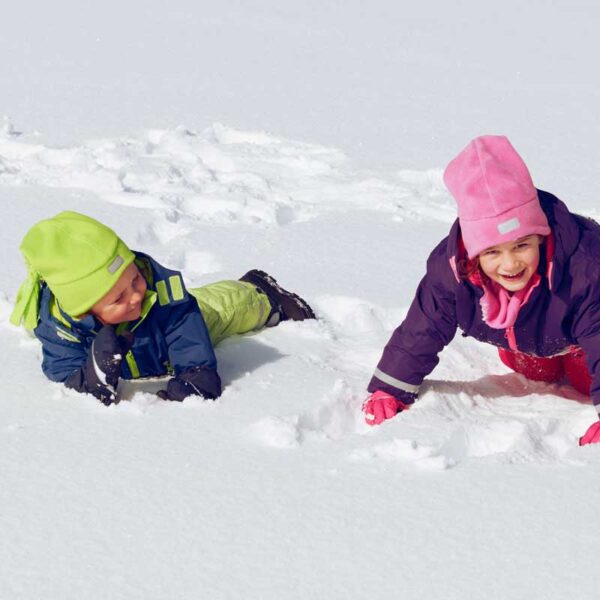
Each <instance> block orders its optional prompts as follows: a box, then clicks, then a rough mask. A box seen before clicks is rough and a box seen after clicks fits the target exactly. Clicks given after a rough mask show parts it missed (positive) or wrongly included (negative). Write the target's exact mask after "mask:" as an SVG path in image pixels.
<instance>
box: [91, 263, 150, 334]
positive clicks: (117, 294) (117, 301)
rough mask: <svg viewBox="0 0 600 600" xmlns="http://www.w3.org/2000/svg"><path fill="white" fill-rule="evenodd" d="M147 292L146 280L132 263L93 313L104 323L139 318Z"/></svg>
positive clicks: (96, 305) (116, 323)
mask: <svg viewBox="0 0 600 600" xmlns="http://www.w3.org/2000/svg"><path fill="white" fill-rule="evenodd" d="M145 293H146V280H145V279H144V277H143V276H142V274H141V273H140V271H139V269H138V268H137V267H136V266H135V263H131V264H130V265H129V266H128V267H127V268H126V269H125V271H123V274H122V275H121V277H119V279H118V281H117V283H115V285H114V286H113V287H112V289H111V290H110V292H108V294H106V295H105V296H104V297H103V298H101V299H100V300H99V301H98V302H96V304H94V306H92V309H91V311H90V312H91V313H92V314H93V315H94V316H95V317H96V318H97V319H98V320H99V321H100V322H101V323H103V324H104V325H118V324H119V323H124V322H126V321H135V320H136V319H139V317H140V314H141V312H142V301H143V299H144V294H145Z"/></svg>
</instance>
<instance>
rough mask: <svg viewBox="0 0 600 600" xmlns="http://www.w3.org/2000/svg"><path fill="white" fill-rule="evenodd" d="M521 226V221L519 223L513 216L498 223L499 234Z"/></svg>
mask: <svg viewBox="0 0 600 600" xmlns="http://www.w3.org/2000/svg"><path fill="white" fill-rule="evenodd" d="M519 227H521V223H519V219H517V217H513V218H512V219H509V220H508V221H504V223H498V231H499V232H500V233H501V234H505V233H510V232H511V231H514V230H515V229H519Z"/></svg>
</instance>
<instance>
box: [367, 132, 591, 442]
mask: <svg viewBox="0 0 600 600" xmlns="http://www.w3.org/2000/svg"><path fill="white" fill-rule="evenodd" d="M444 182H445V184H446V186H447V187H448V189H449V190H450V192H451V194H452V195H453V196H454V199H455V200H456V203H457V205H458V220H457V221H456V222H455V223H454V225H453V226H452V228H451V230H450V234H449V235H448V237H446V238H445V239H443V240H442V241H441V242H440V243H439V244H438V246H437V247H436V248H435V249H434V250H433V252H432V253H431V255H430V257H429V259H428V261H427V272H426V274H425V277H424V278H423V279H422V281H421V283H420V284H419V287H418V289H417V292H416V296H415V298H414V300H413V302H412V304H411V307H410V309H409V311H408V314H407V316H406V319H405V320H404V322H403V323H402V324H401V325H400V326H399V327H398V328H397V329H396V330H395V331H394V333H393V334H392V337H391V339H390V341H389V342H388V344H387V345H386V347H385V349H384V351H383V356H382V357H381V360H380V361H379V364H378V365H377V368H376V370H375V373H374V375H373V378H372V379H371V382H370V383H369V387H368V390H369V392H371V395H370V397H369V398H368V400H367V401H366V402H365V404H364V406H363V410H364V412H365V417H366V420H367V423H369V424H372V425H377V424H380V423H382V422H383V421H384V420H386V419H390V418H391V417H393V416H394V415H396V413H398V412H400V411H402V410H406V409H408V408H409V407H410V406H411V405H412V404H413V403H414V401H415V399H416V398H417V395H418V392H419V386H420V384H421V383H422V381H423V379H424V378H425V377H426V376H427V375H429V373H431V371H432V370H433V369H434V367H435V366H436V364H437V363H438V353H439V352H440V351H441V350H442V349H443V348H444V346H446V345H447V344H449V343H450V341H451V340H452V338H453V337H454V334H455V332H456V329H457V327H459V328H460V329H461V330H462V335H463V336H472V337H474V338H475V339H478V340H480V341H482V342H487V343H488V344H493V345H495V346H497V347H498V353H499V355H500V360H501V361H502V362H503V363H504V364H505V365H507V366H508V367H510V368H511V369H512V370H514V371H516V372H517V373H521V374H523V375H525V377H527V378H529V379H531V380H534V381H546V382H555V381H558V380H559V379H561V378H562V377H563V376H566V378H567V379H568V380H569V382H570V383H571V385H573V387H575V388H576V389H577V390H578V391H580V392H582V393H584V394H587V395H591V398H592V401H593V403H594V405H595V407H596V409H597V410H598V411H599V412H600V225H598V224H597V223H596V222H594V221H593V220H592V219H589V218H586V217H582V216H580V215H576V214H573V213H571V212H569V210H568V209H567V207H566V206H565V205H564V204H563V203H562V202H561V201H560V200H559V199H558V198H556V197H555V196H553V195H552V194H549V193H547V192H543V191H541V190H537V189H536V188H535V187H534V185H533V182H532V180H531V175H530V174H529V171H528V169H527V167H526V165H525V163H524V162H523V160H522V159H521V157H520V156H519V155H518V154H517V152H516V151H515V149H514V148H513V147H512V145H511V144H510V142H509V141H508V139H507V138H506V137H503V136H482V137H479V138H476V139H475V140H473V141H472V142H471V143H470V144H469V145H468V146H467V147H466V148H465V149H464V150H463V151H462V152H461V153H460V154H459V155H458V156H457V157H456V158H455V159H454V160H452V162H450V164H449V165H448V167H447V168H446V171H445V173H444ZM599 441H600V421H596V422H594V423H593V424H592V425H591V426H590V428H589V429H588V431H587V432H586V434H585V435H584V436H583V437H582V438H581V439H580V444H581V445H583V444H588V443H595V442H599Z"/></svg>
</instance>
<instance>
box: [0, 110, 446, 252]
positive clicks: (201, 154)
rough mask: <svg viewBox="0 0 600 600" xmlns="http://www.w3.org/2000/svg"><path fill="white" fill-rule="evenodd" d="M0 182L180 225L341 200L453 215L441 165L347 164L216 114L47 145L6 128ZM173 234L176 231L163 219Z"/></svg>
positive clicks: (312, 210) (307, 209) (279, 218)
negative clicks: (200, 122) (76, 196)
mask: <svg viewBox="0 0 600 600" xmlns="http://www.w3.org/2000/svg"><path fill="white" fill-rule="evenodd" d="M0 183H2V184H5V185H13V186H14V185H38V186H48V187H60V188H76V189H83V190H88V191H93V192H94V193H96V194H98V195H99V196H100V197H101V198H102V199H104V200H106V201H109V202H112V203H116V204H122V205H126V206H131V207H136V208H140V209H146V210H153V211H158V212H159V213H161V214H162V215H163V216H164V217H166V220H167V221H168V222H170V223H172V224H174V225H176V226H177V228H178V229H179V230H181V229H184V230H185V228H186V227H190V226H191V225H190V222H191V223H192V224H193V222H197V221H204V222H209V223H220V224H233V223H239V222H241V223H252V224H260V225H263V226H284V225H286V224H289V223H290V222H294V221H304V220H308V219H311V218H314V217H316V216H319V215H323V214H328V213H331V212H335V211H338V210H340V209H345V210H348V209H363V210H374V211H383V212H386V213H389V214H391V215H393V216H394V217H395V218H397V219H400V220H402V219H404V218H406V217H410V218H417V219H418V218H434V219H437V220H443V221H450V220H452V219H453V218H454V217H453V205H452V202H451V201H450V199H449V197H448V195H447V193H446V192H445V191H444V188H443V185H442V183H441V177H440V171H439V170H431V171H425V172H413V171H398V172H396V173H392V174H391V175H390V176H389V177H387V178H382V177H381V176H380V175H378V176H375V175H374V174H372V173H369V172H359V171H356V170H354V169H352V168H351V167H350V165H349V164H348V160H347V159H346V157H345V155H344V154H343V153H342V152H341V151H340V150H338V149H335V148H328V147H325V146H320V145H317V144H308V143H304V142H297V141H292V140H286V139H283V138H280V137H276V136H273V135H271V134H268V133H266V132H244V131H238V130H235V129H232V128H229V127H225V126H223V125H221V124H214V125H213V126H212V127H209V128H208V129H207V130H205V131H203V132H201V133H197V132H195V131H191V130H189V129H186V128H185V127H179V128H176V129H174V130H158V129H156V130H148V131H146V132H144V133H143V134H141V135H140V136H139V137H133V138H117V139H104V140H93V141H89V142H86V143H84V144H83V145H81V146H74V147H64V148H60V147H49V146H45V145H43V144H40V143H38V142H36V140H35V137H34V136H31V135H30V136H22V135H20V134H17V133H16V132H15V131H14V128H13V126H12V124H11V123H10V121H8V120H6V119H5V121H4V124H3V126H2V129H1V130H0ZM155 234H156V235H157V236H158V237H159V238H161V241H163V242H166V241H167V240H168V239H169V237H171V236H172V235H173V234H172V232H171V231H169V229H168V227H158V228H157V230H156V232H155Z"/></svg>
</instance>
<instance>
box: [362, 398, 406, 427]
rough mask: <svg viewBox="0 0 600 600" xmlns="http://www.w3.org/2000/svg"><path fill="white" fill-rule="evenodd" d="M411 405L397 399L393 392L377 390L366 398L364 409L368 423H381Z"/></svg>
mask: <svg viewBox="0 0 600 600" xmlns="http://www.w3.org/2000/svg"><path fill="white" fill-rule="evenodd" d="M409 407H410V404H405V403H404V402H402V401H401V400H397V399H396V398H394V396H392V395H391V394H388V393H387V392H382V391H381V390H377V391H376V392H373V393H372V394H371V395H370V396H369V398H367V400H365V402H364V404H363V406H362V410H363V412H364V413H365V422H366V423H367V425H380V424H381V423H383V422H384V421H385V420H386V419H391V418H392V417H395V416H396V414H397V413H399V412H402V411H403V410H406V409H408V408H409Z"/></svg>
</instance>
